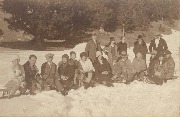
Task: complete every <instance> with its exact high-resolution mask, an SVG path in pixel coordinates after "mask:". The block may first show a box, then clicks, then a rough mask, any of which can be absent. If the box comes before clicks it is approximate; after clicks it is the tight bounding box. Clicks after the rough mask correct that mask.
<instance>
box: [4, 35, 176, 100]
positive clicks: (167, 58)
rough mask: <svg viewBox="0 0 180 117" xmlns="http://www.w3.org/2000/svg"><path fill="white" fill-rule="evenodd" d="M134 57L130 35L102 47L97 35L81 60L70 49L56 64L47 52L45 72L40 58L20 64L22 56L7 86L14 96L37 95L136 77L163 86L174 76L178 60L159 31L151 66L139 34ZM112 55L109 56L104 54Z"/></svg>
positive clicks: (151, 48)
mask: <svg viewBox="0 0 180 117" xmlns="http://www.w3.org/2000/svg"><path fill="white" fill-rule="evenodd" d="M133 52H134V54H135V58H134V60H133V61H132V62H131V61H130V60H129V59H128V54H127V43H126V38H125V37H122V38H121V41H120V42H119V43H116V41H115V38H114V37H110V42H109V43H108V44H107V45H106V46H105V47H104V48H101V46H100V43H99V42H98V40H97V34H96V33H94V34H93V35H92V39H91V40H90V41H88V42H87V45H86V48H85V52H82V53H81V54H80V60H79V61H77V60H76V53H75V52H74V51H71V52H70V56H69V55H67V54H64V55H63V56H62V60H61V61H60V62H59V63H58V64H57V65H56V64H55V63H53V57H54V54H52V53H49V54H46V55H45V57H46V60H47V62H45V63H43V64H42V66H41V72H40V71H39V69H38V68H37V66H36V60H37V57H36V56H35V55H30V56H29V60H28V61H27V62H26V63H25V64H24V65H20V64H19V61H20V57H19V56H15V58H13V60H12V68H11V69H12V73H11V77H12V79H11V80H10V81H9V82H8V83H7V84H6V85H5V86H6V87H7V89H9V91H10V92H11V93H10V94H11V96H10V97H13V96H14V95H15V93H16V91H17V90H19V91H20V94H22V95H23V94H25V93H26V92H27V90H29V93H30V94H31V95H35V94H36V93H37V92H36V91H37V90H39V91H44V90H46V91H47V90H56V91H57V92H59V93H60V94H62V95H66V94H67V93H68V91H69V90H71V89H78V88H79V87H82V86H84V88H86V89H87V88H88V87H94V86H96V85H99V84H102V85H105V86H108V87H113V83H114V82H121V83H125V84H130V83H131V82H133V81H134V80H138V81H144V80H145V79H146V81H148V82H149V83H153V84H157V85H162V84H163V83H164V82H167V80H169V79H172V78H173V76H174V69H175V63H174V60H173V58H172V57H171V54H172V53H171V52H170V51H169V50H168V47H167V44H166V41H165V40H164V39H162V38H161V35H160V34H158V35H156V36H155V38H154V39H153V40H152V41H151V43H150V46H149V52H150V53H151V58H150V63H149V67H148V68H147V65H146V54H147V53H148V48H147V46H146V43H145V41H144V40H143V36H142V35H139V36H138V39H137V41H136V42H135V43H134V49H133ZM103 54H106V55H107V56H108V59H106V58H104V57H103Z"/></svg>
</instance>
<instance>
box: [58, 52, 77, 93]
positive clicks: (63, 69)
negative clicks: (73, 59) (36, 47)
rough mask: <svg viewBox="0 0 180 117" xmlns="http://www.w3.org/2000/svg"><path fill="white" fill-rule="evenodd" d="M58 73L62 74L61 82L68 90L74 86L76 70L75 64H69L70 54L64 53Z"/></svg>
mask: <svg viewBox="0 0 180 117" xmlns="http://www.w3.org/2000/svg"><path fill="white" fill-rule="evenodd" d="M58 74H59V76H60V82H61V84H62V85H63V87H64V89H65V90H66V91H69V90H71V89H72V88H73V78H74V70H73V66H71V65H70V64H69V56H68V55H67V54H64V55H63V56H62V62H60V64H59V67H58Z"/></svg>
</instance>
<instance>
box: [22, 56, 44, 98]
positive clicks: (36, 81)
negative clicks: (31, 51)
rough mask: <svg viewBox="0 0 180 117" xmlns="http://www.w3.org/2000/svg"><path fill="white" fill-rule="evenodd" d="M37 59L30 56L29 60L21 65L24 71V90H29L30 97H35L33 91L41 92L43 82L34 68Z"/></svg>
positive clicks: (35, 67) (37, 70)
mask: <svg viewBox="0 0 180 117" xmlns="http://www.w3.org/2000/svg"><path fill="white" fill-rule="evenodd" d="M36 60H37V57H36V56H35V55H30V56H29V60H28V61H27V62H26V63H25V64H24V65H23V66H24V70H25V81H26V83H27V87H26V89H29V90H30V95H35V91H36V90H37V89H39V91H42V90H43V80H42V78H41V76H40V74H39V69H38V68H37V66H36Z"/></svg>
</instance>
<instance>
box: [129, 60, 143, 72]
mask: <svg viewBox="0 0 180 117" xmlns="http://www.w3.org/2000/svg"><path fill="white" fill-rule="evenodd" d="M132 68H133V72H135V73H139V72H142V71H145V70H146V62H145V60H144V59H141V60H138V59H137V58H134V60H133V62H132Z"/></svg>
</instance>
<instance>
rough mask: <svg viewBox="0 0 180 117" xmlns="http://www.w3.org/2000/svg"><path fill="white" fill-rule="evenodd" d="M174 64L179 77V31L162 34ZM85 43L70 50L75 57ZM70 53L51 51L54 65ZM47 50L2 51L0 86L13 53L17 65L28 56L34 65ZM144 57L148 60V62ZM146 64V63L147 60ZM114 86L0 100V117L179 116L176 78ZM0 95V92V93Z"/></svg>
mask: <svg viewBox="0 0 180 117" xmlns="http://www.w3.org/2000/svg"><path fill="white" fill-rule="evenodd" d="M163 38H164V39H165V40H166V41H167V44H168V47H169V49H170V50H171V51H172V53H173V54H172V56H173V58H174V60H175V63H176V75H178V76H179V68H180V66H179V63H180V61H179V41H180V40H179V38H180V32H179V31H175V30H172V34H171V35H163ZM85 45H86V43H81V44H79V45H77V46H76V47H75V48H73V49H72V50H73V51H75V52H76V53H77V57H78V58H77V59H79V54H80V53H81V52H82V51H84V48H85ZM70 51H71V50H65V51H52V52H51V53H53V54H55V57H54V62H55V63H56V64H57V63H58V62H59V61H60V60H61V56H62V55H63V54H65V53H66V54H67V53H69V52H70ZM49 52H50V51H48V52H47V51H41V52H39V51H2V52H1V55H0V56H1V58H0V66H1V67H0V74H1V75H0V84H1V86H3V85H4V84H5V83H6V82H7V80H8V69H9V65H10V63H11V58H12V56H13V55H15V54H19V55H20V57H21V64H23V63H25V62H26V61H27V60H28V57H29V55H30V54H35V55H37V57H38V61H37V66H38V68H39V69H40V66H41V64H42V63H43V62H45V54H47V53H49ZM128 54H129V58H130V60H132V59H133V58H134V54H133V52H132V48H129V49H128ZM149 56H150V55H148V57H147V58H148V59H149ZM147 62H148V60H147ZM114 85H115V86H114V87H110V88H109V87H105V86H101V85H99V86H97V87H94V88H89V89H88V90H85V89H84V88H80V89H79V90H75V91H74V90H71V91H70V92H69V94H68V96H65V97H63V96H62V95H60V94H58V93H57V92H56V91H44V92H41V93H38V94H37V95H35V96H30V95H26V96H19V97H15V98H12V99H0V116H53V117H56V116H57V117H132V116H133V117H178V116H179V114H180V110H179V108H180V100H179V99H180V95H179V92H180V79H179V78H178V79H176V80H171V81H168V82H167V83H166V84H163V85H162V86H157V85H153V84H146V83H143V82H137V81H135V82H133V83H132V84H131V85H125V84H114ZM0 93H1V92H0Z"/></svg>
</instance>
